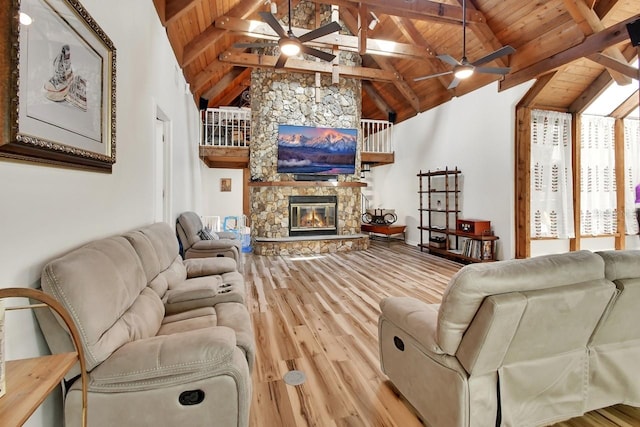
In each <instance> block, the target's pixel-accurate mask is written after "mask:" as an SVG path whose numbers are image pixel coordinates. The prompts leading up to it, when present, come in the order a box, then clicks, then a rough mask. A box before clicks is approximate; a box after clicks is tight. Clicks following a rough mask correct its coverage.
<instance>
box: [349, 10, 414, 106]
mask: <svg viewBox="0 0 640 427" xmlns="http://www.w3.org/2000/svg"><path fill="white" fill-rule="evenodd" d="M341 15H342V19H343V22H344V25H345V26H346V27H347V29H348V30H349V31H351V32H352V33H353V32H354V31H356V32H357V30H358V28H357V25H358V23H357V20H356V18H355V17H354V16H353V14H352V13H351V12H350V11H348V10H342V11H341ZM369 57H370V58H371V59H373V61H374V62H375V63H376V64H377V65H378V67H380V68H381V69H383V70H385V71H388V72H390V73H393V74H394V75H396V77H397V78H396V80H394V81H393V85H394V86H395V87H396V89H398V92H400V94H401V95H402V96H403V97H404V98H405V100H406V101H407V102H408V103H409V104H411V107H413V109H414V110H415V111H416V112H420V111H421V110H420V99H419V98H418V95H416V93H415V92H414V91H413V89H411V87H410V86H409V84H408V83H407V82H406V81H405V79H404V77H403V76H402V75H401V74H400V73H399V72H398V70H396V68H395V67H394V66H393V64H392V63H391V61H389V60H388V59H387V58H385V57H382V56H373V55H369Z"/></svg>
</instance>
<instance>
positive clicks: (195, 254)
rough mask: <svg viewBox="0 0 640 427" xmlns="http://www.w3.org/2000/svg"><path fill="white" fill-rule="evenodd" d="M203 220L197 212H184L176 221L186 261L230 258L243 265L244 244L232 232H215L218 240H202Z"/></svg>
mask: <svg viewBox="0 0 640 427" xmlns="http://www.w3.org/2000/svg"><path fill="white" fill-rule="evenodd" d="M202 229H203V226H202V219H200V216H198V214H197V213H195V212H183V213H182V214H180V216H179V217H178V220H177V221H176V233H177V234H178V238H179V239H180V244H181V245H182V254H183V256H184V259H189V258H209V257H230V258H233V259H234V260H235V261H236V263H238V265H240V263H241V259H240V253H241V251H242V242H241V241H240V239H239V238H237V237H238V236H236V235H235V234H234V233H230V232H225V231H222V232H215V235H214V236H215V237H217V238H216V239H213V240H205V239H203V238H202Z"/></svg>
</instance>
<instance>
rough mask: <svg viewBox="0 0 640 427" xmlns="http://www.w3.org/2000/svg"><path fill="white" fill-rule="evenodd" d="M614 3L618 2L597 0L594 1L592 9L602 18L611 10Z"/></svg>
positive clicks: (616, 0)
mask: <svg viewBox="0 0 640 427" xmlns="http://www.w3.org/2000/svg"><path fill="white" fill-rule="evenodd" d="M616 3H618V0H598V1H596V2H595V5H594V7H593V9H594V10H595V11H596V15H598V16H599V17H600V18H604V17H606V16H607V15H608V14H609V12H611V9H613V6H615V5H616Z"/></svg>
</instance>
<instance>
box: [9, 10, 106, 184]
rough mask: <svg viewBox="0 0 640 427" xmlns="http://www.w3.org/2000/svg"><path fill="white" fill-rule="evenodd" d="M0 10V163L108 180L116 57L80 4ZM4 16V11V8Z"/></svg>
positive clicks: (97, 26)
mask: <svg viewBox="0 0 640 427" xmlns="http://www.w3.org/2000/svg"><path fill="white" fill-rule="evenodd" d="M9 1H10V3H11V6H10V8H9V9H10V10H0V22H9V23H10V25H8V26H6V27H5V28H4V29H2V30H0V118H2V131H1V132H2V133H0V158H2V157H4V158H9V159H15V160H25V161H30V162H38V163H45V164H51V165H59V166H67V167H73V168H80V169H86V170H92V171H101V172H111V170H112V166H113V164H114V163H115V161H116V49H115V47H114V45H113V43H112V42H111V40H110V39H109V37H108V36H107V35H106V34H105V33H104V31H103V30H102V29H101V28H100V26H99V25H98V24H97V23H96V22H95V21H94V20H93V18H92V17H91V15H89V13H88V12H87V11H86V10H85V9H84V7H83V6H82V5H81V4H80V2H79V1H78V0H9ZM3 9H4V8H3Z"/></svg>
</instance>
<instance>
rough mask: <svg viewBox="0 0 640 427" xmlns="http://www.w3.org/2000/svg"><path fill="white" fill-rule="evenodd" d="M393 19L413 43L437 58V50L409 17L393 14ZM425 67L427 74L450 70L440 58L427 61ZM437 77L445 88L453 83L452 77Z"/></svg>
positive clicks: (431, 56)
mask: <svg viewBox="0 0 640 427" xmlns="http://www.w3.org/2000/svg"><path fill="white" fill-rule="evenodd" d="M391 20H392V21H393V22H394V23H395V24H396V26H397V27H398V29H399V30H400V32H401V33H402V35H403V36H405V38H406V39H407V40H409V41H410V42H411V43H413V44H416V45H418V46H421V47H423V48H424V49H425V50H426V51H427V53H428V54H429V57H430V58H434V59H437V53H436V50H435V49H434V48H433V47H432V46H431V45H430V44H429V42H427V40H426V39H425V38H424V37H423V36H422V33H420V31H418V29H417V28H416V26H415V25H413V22H411V20H410V19H409V18H404V17H400V16H392V17H391ZM425 68H426V72H425V74H438V73H444V72H447V71H449V69H448V68H447V67H446V66H445V65H444V64H443V63H442V61H440V60H439V59H437V60H436V61H425ZM437 79H438V81H440V84H442V86H443V89H446V88H447V87H448V86H449V84H450V83H451V77H447V76H439V77H437Z"/></svg>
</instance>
